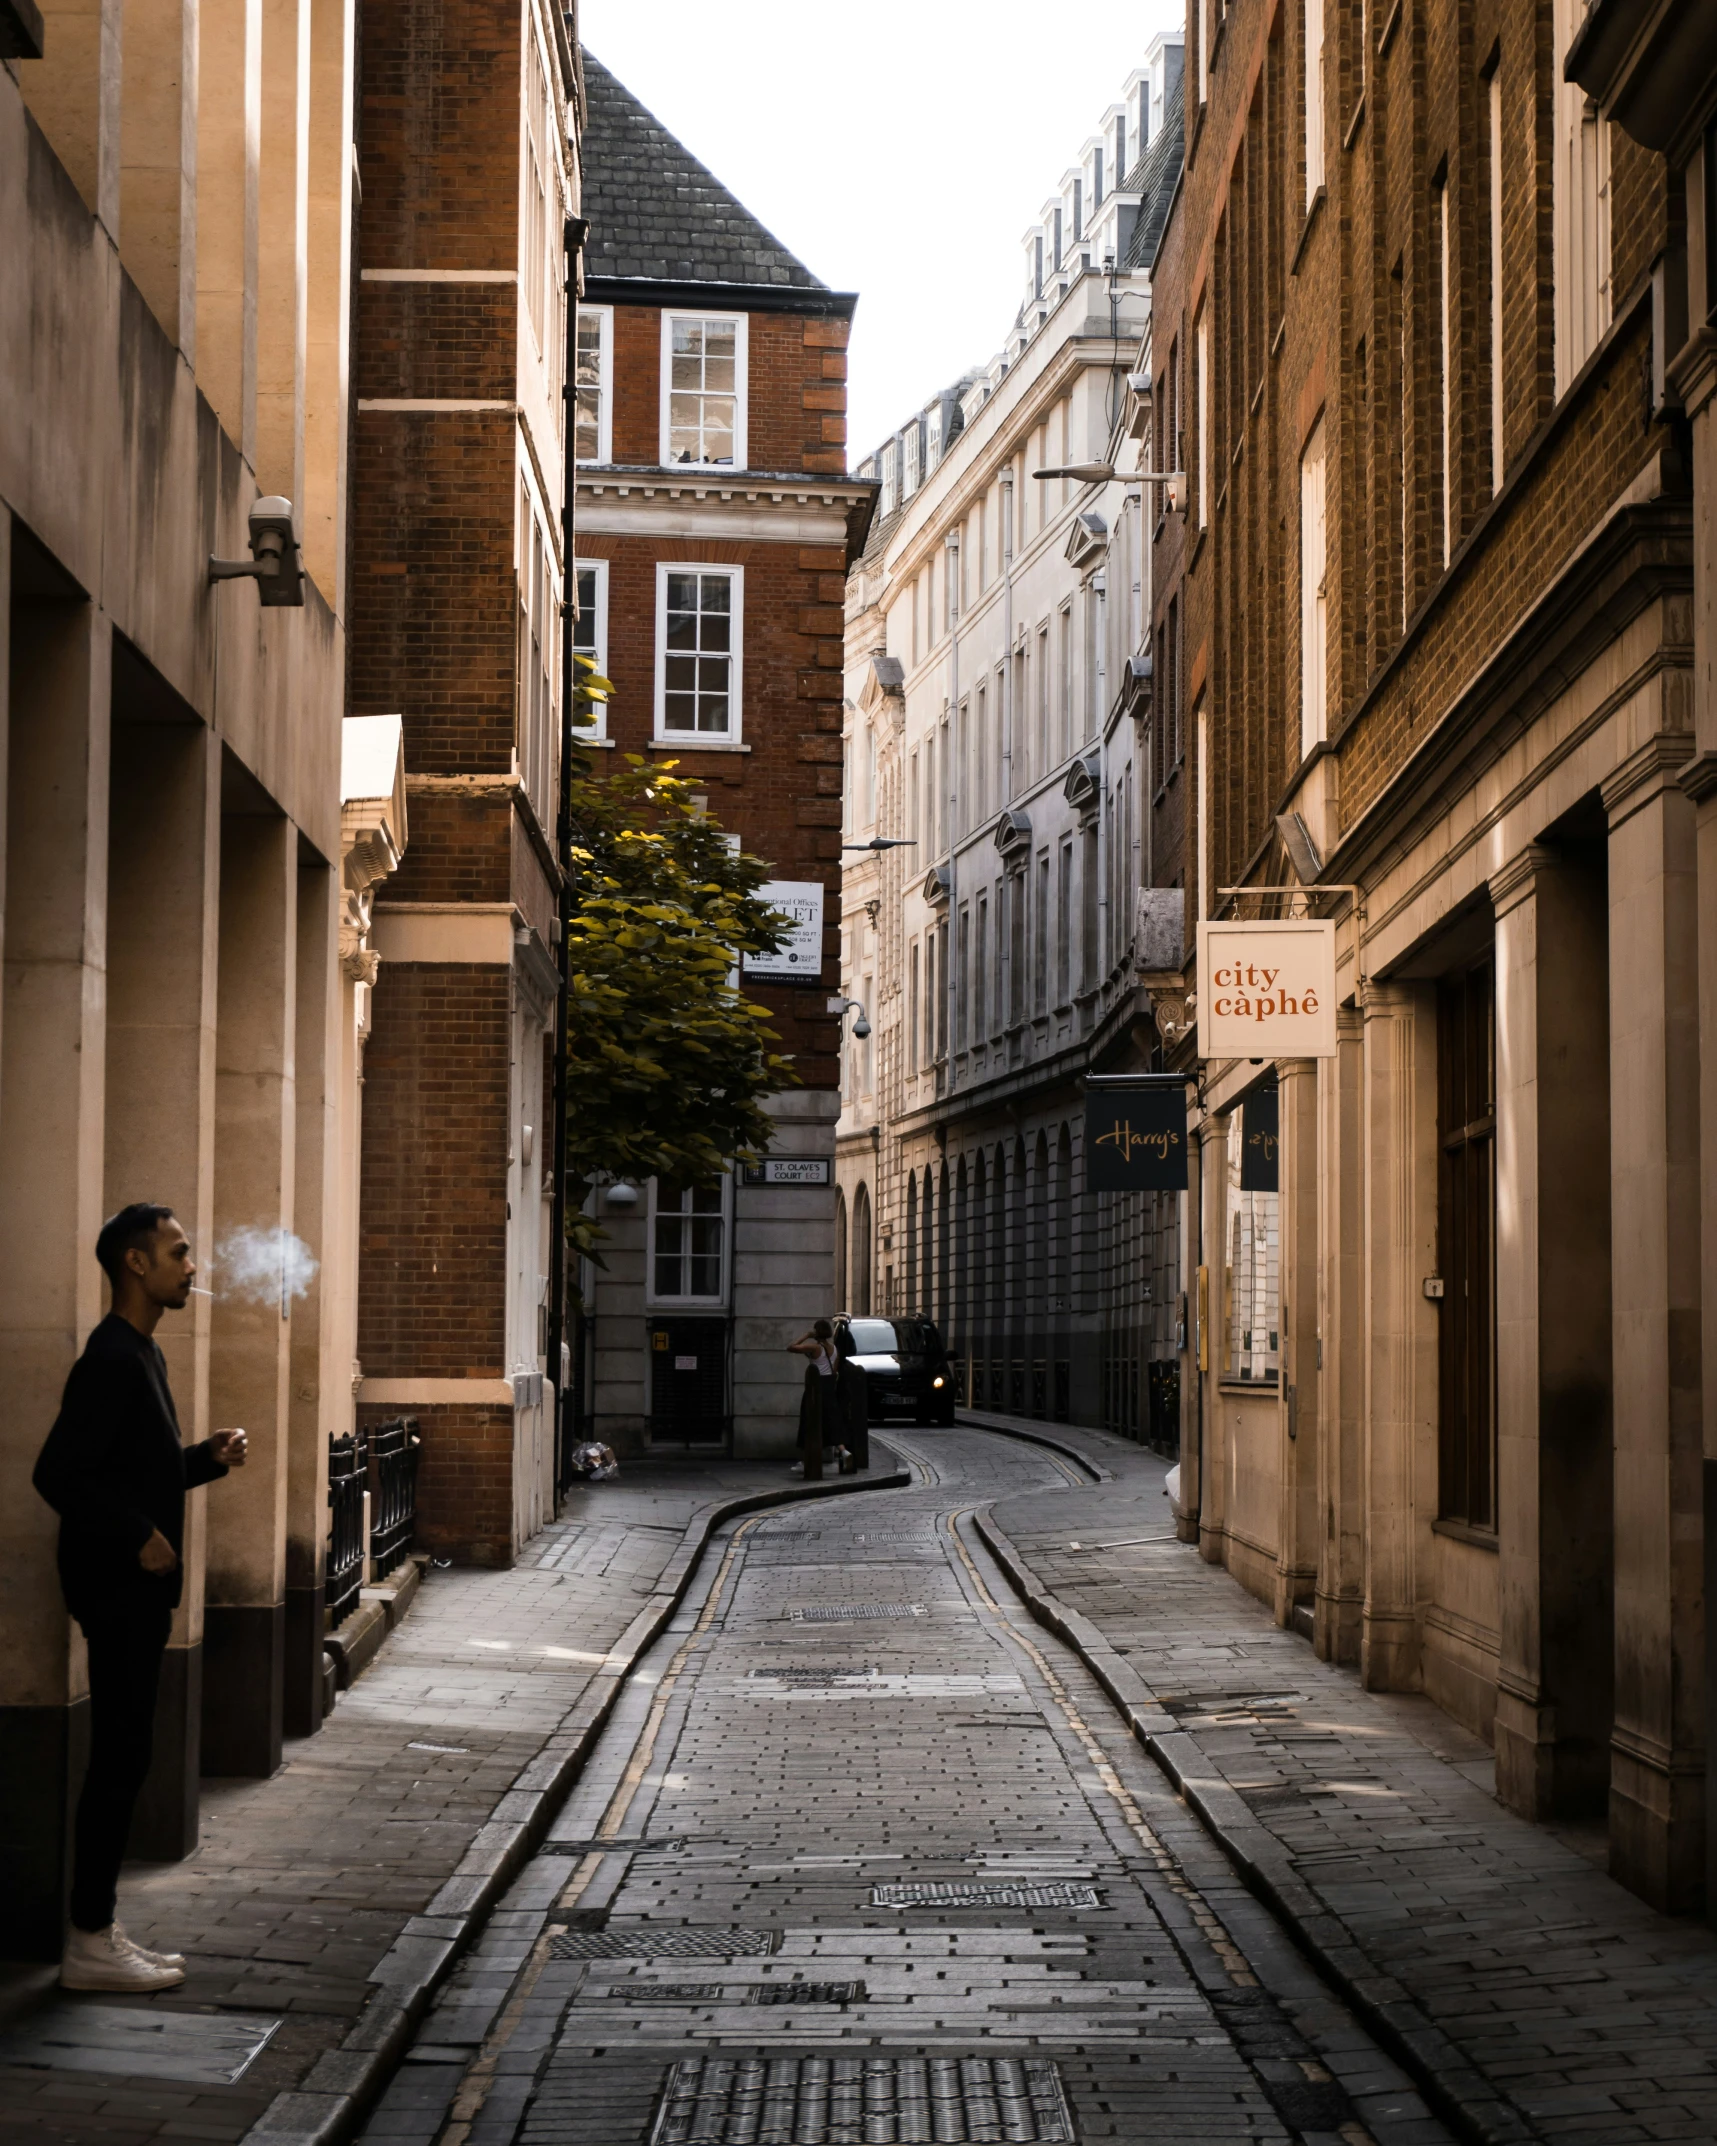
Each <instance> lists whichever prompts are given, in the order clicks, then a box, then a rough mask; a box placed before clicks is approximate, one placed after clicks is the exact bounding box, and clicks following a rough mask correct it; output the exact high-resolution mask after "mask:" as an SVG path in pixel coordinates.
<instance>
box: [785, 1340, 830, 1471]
mask: <svg viewBox="0 0 1717 2146" xmlns="http://www.w3.org/2000/svg"><path fill="white" fill-rule="evenodd" d="M787 1346H788V1348H789V1349H791V1350H792V1351H793V1353H794V1354H795V1355H796V1356H806V1357H809V1358H810V1361H809V1363H808V1364H807V1365H806V1367H805V1390H804V1392H803V1393H802V1394H801V1395H800V1398H799V1465H798V1466H797V1467H796V1468H795V1469H794V1470H793V1473H794V1474H795V1475H798V1474H800V1473H803V1475H804V1477H805V1480H806V1481H807V1482H813V1483H814V1482H818V1481H820V1480H821V1478H822V1473H823V1461H824V1458H825V1457H826V1455H828V1454H829V1453H838V1452H839V1450H840V1446H841V1443H842V1441H841V1435H840V1431H841V1425H840V1408H839V1388H838V1386H837V1384H836V1373H837V1371H838V1368H839V1365H838V1360H837V1358H836V1355H835V1330H834V1327H833V1326H832V1325H831V1324H830V1323H829V1321H828V1320H827V1319H819V1320H818V1321H817V1322H816V1324H815V1325H814V1326H813V1327H812V1328H811V1331H810V1332H809V1333H808V1334H801V1335H800V1336H799V1338H798V1340H797V1341H790V1342H788V1344H787Z"/></svg>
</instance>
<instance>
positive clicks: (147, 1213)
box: [95, 1200, 174, 1283]
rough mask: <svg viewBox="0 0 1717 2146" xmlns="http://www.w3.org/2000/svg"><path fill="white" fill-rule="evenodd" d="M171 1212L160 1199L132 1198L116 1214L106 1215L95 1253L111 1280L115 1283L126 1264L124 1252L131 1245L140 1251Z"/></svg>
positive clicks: (102, 1269)
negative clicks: (130, 1201) (126, 1205)
mask: <svg viewBox="0 0 1717 2146" xmlns="http://www.w3.org/2000/svg"><path fill="white" fill-rule="evenodd" d="M173 1214H174V1210H173V1209H172V1208H171V1207H163V1206H162V1205H161V1203H160V1201H159V1200H133V1201H132V1203H131V1205H130V1206H129V1207H122V1208H121V1209H120V1210H119V1212H118V1214H116V1215H109V1216H108V1218H107V1220H106V1221H105V1222H104V1223H103V1224H102V1225H101V1235H100V1236H99V1237H97V1239H96V1240H95V1256H96V1258H97V1259H98V1260H99V1261H100V1262H101V1271H102V1272H103V1273H104V1274H105V1275H106V1276H107V1278H108V1280H109V1281H110V1282H115V1283H117V1282H118V1280H119V1277H120V1274H121V1273H122V1272H123V1270H124V1267H125V1255H126V1253H127V1252H129V1251H131V1250H132V1249H133V1247H135V1248H136V1249H137V1250H139V1251H142V1250H143V1249H144V1248H145V1247H146V1246H148V1244H149V1243H150V1242H151V1240H152V1239H153V1238H154V1235H155V1232H156V1231H157V1230H158V1229H159V1228H160V1227H161V1225H162V1223H163V1222H169V1221H171V1220H172V1218H173Z"/></svg>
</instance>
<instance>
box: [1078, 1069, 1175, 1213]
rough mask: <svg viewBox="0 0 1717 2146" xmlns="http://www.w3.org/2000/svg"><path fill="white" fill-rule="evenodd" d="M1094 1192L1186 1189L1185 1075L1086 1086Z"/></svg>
mask: <svg viewBox="0 0 1717 2146" xmlns="http://www.w3.org/2000/svg"><path fill="white" fill-rule="evenodd" d="M1085 1184H1086V1189H1087V1190H1088V1191H1091V1192H1184V1191H1185V1190H1186V1089H1185V1086H1184V1085H1183V1083H1181V1082H1180V1081H1174V1082H1165V1083H1163V1084H1162V1085H1160V1086H1159V1085H1156V1084H1154V1083H1153V1084H1151V1085H1148V1086H1147V1085H1146V1084H1145V1083H1144V1082H1142V1081H1141V1082H1140V1083H1139V1085H1138V1086H1137V1087H1132V1086H1126V1087H1113V1088H1111V1087H1108V1086H1102V1087H1098V1086H1096V1085H1093V1086H1091V1087H1089V1088H1087V1089H1086V1091H1085Z"/></svg>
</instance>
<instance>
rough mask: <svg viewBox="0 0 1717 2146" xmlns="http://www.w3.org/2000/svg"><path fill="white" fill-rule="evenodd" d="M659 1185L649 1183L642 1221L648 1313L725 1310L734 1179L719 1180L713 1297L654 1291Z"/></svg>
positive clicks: (729, 1281) (729, 1280)
mask: <svg viewBox="0 0 1717 2146" xmlns="http://www.w3.org/2000/svg"><path fill="white" fill-rule="evenodd" d="M659 1191H660V1186H659V1185H658V1183H657V1180H656V1179H655V1178H651V1180H650V1189H649V1198H648V1200H647V1201H646V1203H645V1221H644V1304H645V1308H646V1309H647V1310H650V1311H656V1310H661V1311H686V1310H692V1311H724V1310H725V1309H726V1308H727V1300H728V1296H729V1294H730V1291H731V1286H732V1276H733V1177H732V1173H731V1172H725V1173H724V1174H723V1176H722V1180H721V1287H720V1289H719V1290H718V1291H717V1292H716V1294H715V1295H714V1296H713V1297H664V1296H660V1295H658V1294H657V1291H656V1216H657V1212H658V1208H657V1195H658V1193H659Z"/></svg>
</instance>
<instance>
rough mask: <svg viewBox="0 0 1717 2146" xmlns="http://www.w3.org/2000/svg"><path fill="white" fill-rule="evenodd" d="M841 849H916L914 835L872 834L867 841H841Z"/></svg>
mask: <svg viewBox="0 0 1717 2146" xmlns="http://www.w3.org/2000/svg"><path fill="white" fill-rule="evenodd" d="M841 847H842V849H916V848H917V847H918V837H917V836H916V835H872V836H871V838H870V840H869V841H868V842H843V843H842V844H841Z"/></svg>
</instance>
